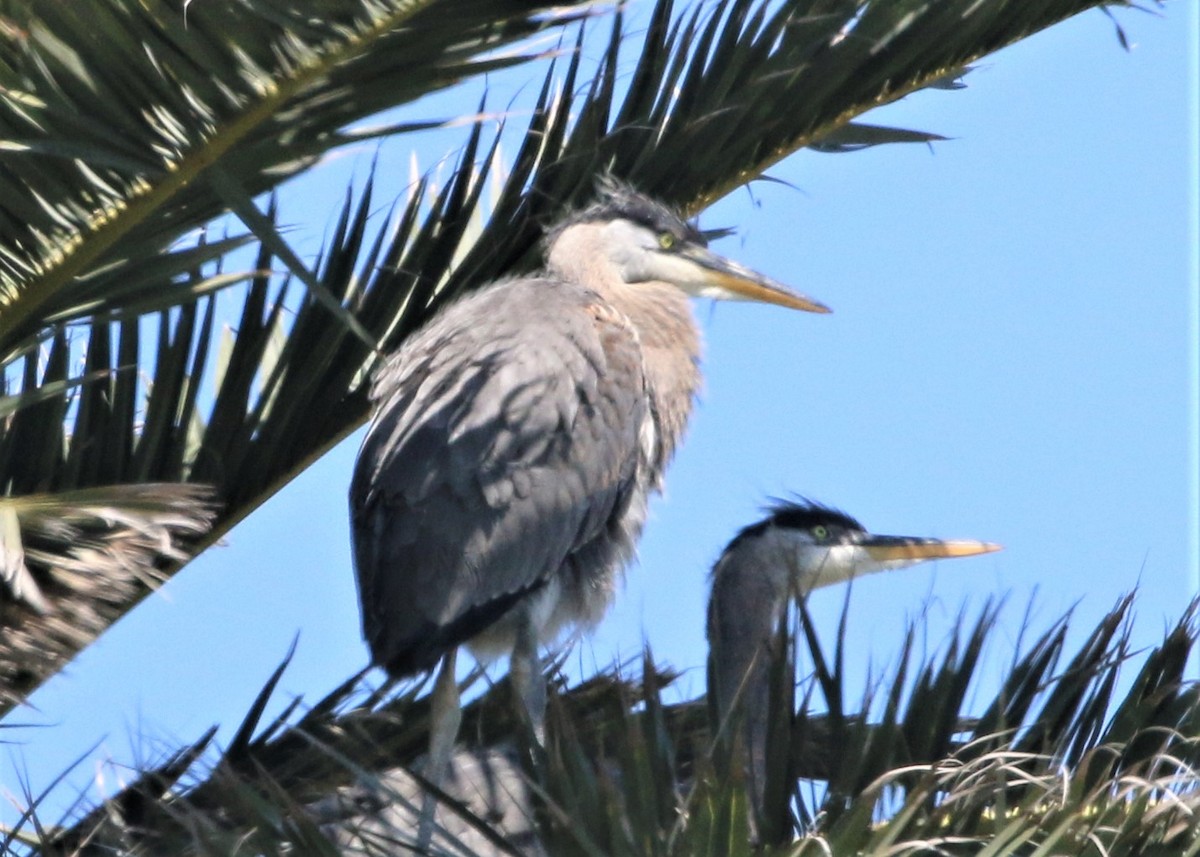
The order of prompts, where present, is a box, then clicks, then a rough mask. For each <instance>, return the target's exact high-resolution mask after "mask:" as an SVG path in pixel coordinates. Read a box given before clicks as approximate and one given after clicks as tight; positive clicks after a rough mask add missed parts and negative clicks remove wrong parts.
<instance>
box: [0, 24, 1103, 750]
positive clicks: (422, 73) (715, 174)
mask: <svg viewBox="0 0 1200 857" xmlns="http://www.w3.org/2000/svg"><path fill="white" fill-rule="evenodd" d="M1098 5H1101V4H1100V3H1099V2H1098V0H1058V2H1046V3H1039V4H1027V5H1018V4H1012V3H1007V2H1002V0H946V2H942V3H931V4H926V3H907V2H895V3H889V4H864V3H856V2H840V0H829V2H822V0H807V2H800V0H796V2H784V3H781V4H762V3H756V2H750V0H731V2H728V3H725V4H723V5H722V6H721V7H720V8H719V9H717V10H713V9H705V8H701V7H699V6H697V7H685V8H681V9H679V10H676V9H674V8H673V6H672V4H671V3H669V2H660V3H658V4H657V6H656V7H655V9H654V11H653V15H652V18H651V23H650V26H649V29H648V31H647V33H646V35H645V38H644V41H643V42H642V43H641V44H640V45H638V46H637V47H636V48H633V47H632V46H631V45H629V44H627V43H625V42H624V40H623V38H622V31H621V25H620V18H619V15H618V16H615V20H614V22H613V23H610V22H608V21H605V20H603V19H601V20H597V21H591V20H588V21H586V22H585V21H584V19H586V18H590V17H592V16H595V15H597V14H598V12H597V10H596V9H594V8H592V7H590V6H588V5H586V4H583V3H576V4H571V3H567V4H564V3H554V4H548V3H547V4H536V5H535V4H529V3H524V2H510V0H491V2H483V0H457V2H455V0H443V2H437V0H425V2H419V0H371V2H367V0H363V1H362V2H340V3H329V2H317V0H304V2H294V0H291V2H282V0H240V1H239V0H220V2H218V1H217V0H196V2H188V3H177V2H170V3H159V2H143V3H133V2H128V0H103V2H96V3H91V4H88V5H87V7H86V11H85V7H83V6H81V5H79V4H65V3H28V2H19V0H12V2H6V3H3V4H2V5H0V44H3V46H4V47H3V49H2V50H3V53H2V56H3V63H0V75H2V77H0V93H2V94H3V97H2V98H0V141H2V143H0V228H2V230H3V231H2V233H0V234H2V236H3V237H2V238H0V359H3V361H4V367H5V371H4V374H3V376H2V377H3V383H4V385H5V389H4V390H3V391H0V392H4V393H6V394H7V395H6V396H5V398H4V399H3V405H2V410H0V416H2V417H3V418H4V422H3V426H2V428H0V462H2V464H0V468H2V470H3V474H4V485H5V492H6V494H5V497H4V498H3V500H0V516H3V521H0V524H2V525H3V529H2V530H0V534H2V540H0V544H2V545H3V565H2V566H0V568H2V569H3V579H4V583H5V585H6V586H7V588H8V591H9V592H10V593H11V596H12V597H11V598H8V599H7V600H5V602H4V603H3V607H2V608H0V609H2V611H3V612H2V613H0V621H2V622H3V623H4V628H3V636H2V637H0V705H3V706H4V708H3V710H5V711H7V710H9V709H11V707H12V706H13V705H14V704H16V703H17V702H19V701H20V700H22V699H24V698H25V697H26V696H27V695H28V693H29V692H31V691H32V690H33V689H34V688H36V687H37V686H38V685H39V684H40V683H41V682H42V681H44V680H45V679H46V678H47V677H48V676H49V675H51V674H53V672H54V671H56V670H57V669H59V668H60V667H61V666H62V665H63V664H64V663H66V662H67V661H68V660H69V659H70V658H71V657H72V656H73V655H74V654H75V653H76V652H78V651H79V650H80V649H81V648H82V647H84V646H86V645H87V644H88V643H89V642H90V641H91V640H92V639H93V638H94V637H95V636H96V635H97V634H99V633H100V632H101V631H102V630H103V629H104V628H106V627H107V626H108V625H109V624H111V623H112V622H113V621H115V620H116V619H117V618H119V617H120V616H121V615H123V614H124V613H125V612H126V611H128V610H129V609H131V608H132V607H133V606H135V605H136V604H137V603H138V601H139V600H141V599H142V598H143V597H145V595H146V594H148V593H149V592H150V591H151V589H152V588H153V587H154V586H155V585H157V583H158V582H159V581H161V580H162V579H164V578H166V577H168V576H169V575H171V574H173V573H174V572H175V571H177V570H178V569H179V568H180V567H181V566H182V565H183V564H184V563H185V562H186V561H187V559H189V558H191V557H193V556H195V555H196V554H197V553H199V552H200V551H201V550H203V549H204V548H205V547H206V546H208V545H210V544H212V543H213V542H214V541H215V540H216V539H217V538H219V537H220V535H221V534H223V533H225V532H227V531H228V530H229V528H231V527H232V526H233V525H234V524H235V523H237V522H238V521H240V520H241V519H242V518H244V517H245V516H246V515H248V514H249V513H250V512H251V511H252V510H253V509H255V508H256V507H257V506H258V505H260V504H261V503H262V502H264V501H265V499H266V498H268V497H269V496H270V495H271V494H272V493H274V492H275V491H276V490H278V489H279V487H281V486H282V485H283V484H285V483H286V482H287V481H288V480H289V479H291V478H293V477H294V476H295V475H296V474H297V473H299V472H300V471H301V470H302V469H303V468H304V467H305V466H307V465H308V464H309V463H311V462H312V461H314V460H315V459H316V458H317V457H319V456H320V455H321V454H322V453H323V452H324V451H326V450H328V449H329V448H330V447H331V446H332V445H333V444H335V443H336V442H337V441H338V440H339V439H341V438H342V437H344V436H345V435H346V434H347V433H349V432H350V431H352V430H353V429H354V428H355V427H357V426H358V425H360V424H361V423H362V421H363V420H364V419H365V416H366V410H367V402H366V397H365V389H364V386H363V379H364V377H365V375H366V373H367V372H368V371H369V368H370V366H371V364H372V362H373V360H374V359H375V357H376V356H377V354H378V353H380V352H383V351H387V350H389V349H391V348H393V347H395V345H396V344H397V343H398V342H399V341H401V339H402V338H403V337H404V336H406V335H407V334H408V333H410V332H411V331H412V330H413V329H415V328H416V327H417V326H419V325H420V324H421V323H422V322H423V321H424V320H425V319H426V318H428V317H429V315H430V314H431V313H432V312H434V311H436V310H437V308H438V307H440V306H441V305H442V304H443V303H444V302H445V301H446V300H449V299H451V298H453V297H454V296H455V295H456V294H459V293H460V292H461V291H463V290H465V289H470V288H472V287H474V286H475V285H478V284H479V283H482V282H487V281H489V280H491V279H494V278H495V277H496V276H498V275H499V274H501V273H503V272H506V271H510V270H517V269H520V268H522V267H527V266H529V265H531V264H532V256H533V248H534V246H535V244H536V240H537V236H538V227H539V224H541V223H543V222H545V221H546V220H547V219H549V218H550V217H551V216H553V215H554V214H555V213H557V212H558V211H559V210H560V207H561V206H563V205H566V204H570V203H572V202H576V201H578V200H580V199H581V198H582V197H583V196H584V195H585V194H587V193H588V192H589V191H590V188H591V185H592V181H593V178H594V176H595V175H596V174H597V173H598V172H599V171H601V170H609V171H611V172H613V173H615V174H616V175H618V176H620V177H622V178H626V179H629V180H631V181H633V182H635V183H636V184H637V185H639V186H640V187H642V188H644V189H646V190H647V191H649V192H651V193H654V194H656V195H658V196H660V197H662V198H664V199H666V200H668V201H670V202H672V203H674V204H677V205H679V206H680V207H681V208H683V209H685V210H687V211H689V212H696V211H699V210H700V209H701V208H703V207H704V206H705V205H706V204H708V203H709V202H711V201H713V200H715V199H717V198H720V197H721V196H723V195H725V194H726V193H728V192H729V191H730V190H732V189H733V188H735V187H737V186H738V185H740V184H743V183H744V182H746V181H747V180H749V179H750V178H753V177H755V176H758V175H760V174H761V173H762V172H763V171H764V170H766V169H767V168H769V167H770V166H771V165H772V164H774V163H776V162H777V161H778V160H780V159H781V158H783V157H786V156H787V155H788V154H789V153H791V152H794V151H796V150H797V149H800V148H802V147H805V146H820V147H822V148H825V149H832V150H837V149H839V148H852V147H855V146H859V145H867V144H873V143H880V142H893V141H917V140H927V139H932V137H931V136H930V135H924V134H921V133H919V132H910V131H903V130H898V129H887V128H879V127H875V126H868V125H864V124H861V123H856V122H855V117H857V116H858V115H860V114H861V113H863V112H865V111H866V110H868V109H870V108H872V107H874V106H877V105H879V104H883V103H887V102H889V101H892V100H894V99H897V98H900V97H902V96H904V95H905V94H908V93H910V92H912V91H914V90H916V89H919V88H922V87H926V86H935V85H945V84H946V83H947V82H949V81H952V80H953V79H954V78H955V77H956V75H958V74H960V73H961V72H962V71H963V69H965V68H966V67H967V66H968V65H969V64H970V63H971V62H973V61H975V60H976V59H978V58H979V57H982V56H984V55H986V54H987V53H989V52H991V51H994V50H996V49H998V48H1000V47H1002V46H1004V45H1007V44H1010V43H1012V42H1013V41H1016V40H1018V39H1020V38H1023V37H1024V36H1026V35H1028V34H1030V33H1032V32H1035V31H1037V30H1039V29H1041V28H1043V27H1046V26H1049V25H1052V24H1054V23H1055V22H1057V21H1059V20H1062V19H1063V18H1065V17H1068V16H1070V15H1073V14H1075V13H1077V12H1079V11H1082V10H1084V9H1087V8H1091V7H1094V6H1098ZM584 26H586V27H588V28H589V29H591V30H595V29H596V28H602V27H610V26H611V32H612V36H611V39H610V41H609V47H608V49H607V51H606V53H605V55H604V57H603V58H602V60H601V61H600V63H599V65H598V67H597V68H595V69H589V68H585V66H584V64H583V62H582V59H581V57H580V55H579V54H578V53H575V54H572V53H571V52H570V51H569V50H567V51H564V52H562V53H564V56H561V57H560V58H559V59H558V60H557V61H556V64H555V65H554V67H553V68H552V69H550V70H549V71H548V72H543V71H542V69H541V67H540V66H538V65H536V64H535V61H536V60H537V59H538V58H539V57H540V58H545V56H546V55H547V54H548V53H550V52H551V51H550V49H547V48H545V47H544V45H542V46H534V45H532V43H531V42H530V41H529V39H530V37H532V36H535V35H537V34H539V33H551V34H558V35H561V38H562V39H563V40H564V41H563V44H566V45H570V44H572V43H573V40H576V39H579V38H581V36H579V35H577V32H576V31H578V32H582V29H583V27H584ZM572 28H575V29H574V30H573V29H572ZM851 33H852V34H853V38H847V37H846V36H847V35H848V34H851ZM558 35H556V37H558ZM575 43H577V42H575ZM631 54H635V55H636V56H631ZM619 63H621V64H620V65H619ZM518 66H519V67H521V68H522V69H527V70H528V73H529V74H530V75H531V76H533V77H536V79H538V80H539V81H540V83H541V86H540V87H538V88H535V89H534V90H533V92H534V94H533V95H532V96H531V100H532V105H531V106H532V108H533V109H532V119H530V120H529V124H528V128H526V129H525V131H524V134H523V138H522V142H521V144H520V145H519V146H518V149H517V152H516V154H515V155H514V156H513V157H512V158H511V159H510V162H509V163H503V164H501V163H500V161H501V159H500V158H499V157H498V156H497V149H496V144H495V139H494V138H492V137H489V135H488V134H487V133H486V126H485V125H484V124H483V123H482V122H474V123H467V124H465V125H463V126H462V127H463V132H462V133H463V139H462V143H461V146H462V148H461V152H462V154H461V156H460V158H459V163H458V167H457V168H456V169H455V170H454V172H453V174H452V175H451V176H450V177H449V178H448V179H447V180H446V181H445V182H444V184H443V185H442V186H441V187H436V188H435V187H434V185H433V184H432V182H430V181H429V180H420V181H418V182H417V183H416V185H415V187H414V189H413V191H412V193H411V194H410V196H409V198H408V199H407V200H405V201H403V202H402V203H400V204H399V209H398V212H397V218H396V224H395V228H394V229H393V230H392V231H390V232H388V233H387V234H383V235H375V234H374V232H373V230H372V229H371V228H370V227H369V224H368V216H369V214H370V212H371V205H372V200H371V196H370V191H369V188H368V191H367V192H366V193H365V194H364V195H363V196H362V197H361V198H359V199H358V200H357V201H349V200H348V201H347V203H346V206H345V208H344V210H343V211H342V212H341V217H340V220H339V221H338V224H337V226H336V228H335V231H334V234H333V235H332V236H331V238H330V240H329V241H328V243H327V245H326V247H325V249H324V251H323V252H322V254H321V257H320V262H319V263H318V264H317V265H315V266H309V265H306V263H305V262H304V261H303V260H302V259H300V258H299V256H298V255H297V254H296V253H295V252H294V251H293V250H292V249H291V247H290V246H289V244H288V240H287V235H286V233H284V232H282V231H281V230H280V229H278V228H276V226H275V223H274V212H273V209H272V208H271V207H270V206H267V208H266V210H265V211H264V210H263V208H262V202H261V200H260V197H261V195H262V194H264V193H265V192H268V191H270V190H272V189H273V188H275V187H277V186H278V185H279V184H280V183H281V182H283V181H285V180H287V179H288V178H290V177H293V176H296V175H298V174H300V173H302V172H304V171H305V170H307V169H309V168H310V167H311V166H313V165H314V164H315V163H317V161H318V160H320V158H322V157H323V156H324V155H327V154H328V153H330V152H333V151H335V150H337V149H338V148H339V147H342V146H346V145H348V144H351V143H356V142H361V141H363V140H366V139H372V138H377V137H381V136H384V135H403V134H408V133H413V132H415V131H418V130H421V129H424V128H427V127H430V126H432V125H435V124H439V122H438V120H435V119H430V120H428V121H422V122H406V123H399V122H396V121H394V120H390V119H388V118H387V117H388V116H389V114H387V113H386V112H385V111H387V110H388V109H390V108H393V107H396V106H400V105H409V104H414V103H416V102H418V101H419V100H420V99H421V98H422V97H423V96H425V95H427V94H428V93H430V92H434V91H436V90H438V89H441V88H444V87H447V86H450V85H453V84H456V83H458V82H460V81H462V80H465V79H470V78H473V77H478V76H481V75H483V74H486V73H488V72H491V71H495V70H498V69H503V68H512V67H518ZM627 67H633V68H634V69H635V71H634V74H633V77H632V79H630V80H629V81H628V85H627V87H623V86H622V84H623V83H624V81H622V80H621V79H620V77H619V75H618V70H619V68H627ZM543 75H544V76H543ZM800 93H802V94H803V97H802V98H801V97H798V94H800ZM784 108H786V109H784ZM379 115H383V116H384V119H383V120H381V122H380V124H378V125H374V126H366V127H364V126H361V125H359V124H358V123H359V121H360V120H363V119H366V118H367V117H375V116H379ZM510 121H515V120H510ZM444 124H447V125H448V124H449V123H444ZM733 128H737V129H739V130H740V131H741V133H739V134H736V135H733V134H731V133H729V129H733ZM701 140H703V141H705V142H706V145H705V146H699V145H698V142H699V141H701ZM718 141H719V144H718ZM492 176H500V177H501V178H502V181H500V183H499V190H498V192H497V193H496V194H495V196H494V199H492V200H491V201H490V203H489V204H486V205H485V204H484V203H483V201H482V200H483V198H484V194H483V190H484V187H485V185H486V181H485V180H486V179H488V178H490V177H492ZM247 254H249V256H250V257H252V259H253V261H252V262H251V263H249V264H246V263H244V262H243V261H241V260H243V259H245V258H247ZM279 267H282V268H284V269H286V271H287V272H288V273H287V276H286V277H285V278H283V280H282V281H281V279H280V278H279V277H277V276H274V275H273V274H272V273H271V272H272V271H273V270H274V269H276V268H279ZM218 294H223V295H225V296H226V297H227V298H228V299H231V300H233V301H234V302H235V303H236V304H237V308H236V310H235V311H234V312H233V314H232V317H233V318H234V319H235V321H236V329H237V333H236V335H235V336H233V337H232V338H230V339H229V340H228V341H225V340H223V338H222V332H221V329H220V324H219V322H220V321H221V320H222V319H221V317H220V315H219V312H218V302H217V295H218ZM289 318H290V321H287V320H286V319H289ZM208 378H215V386H214V387H213V390H214V391H213V392H211V393H209V392H208V391H207V387H206V386H205V379H208ZM247 740H248V739H247Z"/></svg>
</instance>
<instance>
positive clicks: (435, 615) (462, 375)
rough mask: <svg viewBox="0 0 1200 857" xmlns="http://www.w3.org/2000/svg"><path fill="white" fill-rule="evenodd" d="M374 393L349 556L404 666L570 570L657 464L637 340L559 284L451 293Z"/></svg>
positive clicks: (400, 670) (379, 633)
mask: <svg viewBox="0 0 1200 857" xmlns="http://www.w3.org/2000/svg"><path fill="white" fill-rule="evenodd" d="M373 396H374V398H375V399H376V408H377V410H376V415H375V419H374V421H373V422H372V425H371V427H370V429H369V431H368V434H367V437H366V439H365V441H364V442H363V446H362V450H361V451H360V453H359V458H358V463H357V465H356V468H355V474H354V479H353V482H352V485H351V495H350V497H351V513H352V519H353V536H354V542H355V565H356V568H357V572H358V582H359V594H360V597H361V600H362V605H363V631H364V634H365V636H366V637H367V640H368V643H369V644H370V646H371V650H372V654H373V656H374V658H375V661H376V662H378V663H381V664H383V665H385V666H386V667H387V668H388V669H389V671H391V672H392V673H393V674H395V675H403V674H408V673H412V672H416V671H419V670H421V669H425V668H428V667H431V666H433V664H434V663H436V661H437V659H438V657H439V656H440V655H441V653H442V652H444V651H445V650H446V649H447V648H448V647H449V646H452V645H456V644H458V643H460V642H463V641H464V640H466V639H469V638H470V637H472V636H474V635H475V634H477V633H478V632H480V631H482V630H483V629H484V628H486V627H487V626H488V625H490V624H491V623H493V622H495V621H496V620H497V619H498V618H499V617H501V616H503V615H504V614H505V613H507V612H508V611H509V610H511V609H512V607H513V606H514V605H515V604H516V603H518V602H519V601H521V600H522V599H523V598H524V597H526V596H527V595H529V594H530V593H532V592H535V591H537V590H538V589H539V588H541V587H543V586H545V585H546V584H547V583H548V582H550V581H552V580H553V579H554V577H555V575H558V574H564V573H566V570H567V569H568V567H571V566H572V563H573V558H578V557H579V555H581V552H585V553H586V552H587V551H589V550H591V549H592V547H591V546H593V545H594V543H595V542H596V541H597V539H602V538H603V537H604V536H605V533H606V531H607V530H608V529H611V528H612V527H613V526H614V519H615V518H620V517H621V516H622V515H623V514H625V511H626V508H627V507H628V504H629V498H630V496H631V494H633V493H635V489H636V485H637V483H638V478H639V468H642V467H644V466H645V464H646V456H645V453H644V451H643V450H642V445H643V444H642V441H641V439H642V437H643V436H644V434H645V431H646V429H645V423H646V422H647V421H648V420H650V419H651V415H650V412H649V406H648V404H647V397H646V392H645V379H644V376H643V374H642V364H641V352H640V348H639V346H638V342H637V338H636V335H635V333H634V332H633V330H632V328H631V327H630V325H629V323H628V321H627V320H626V319H625V318H624V317H623V316H621V315H620V314H619V313H616V312H615V311H613V310H611V309H610V308H608V307H607V306H605V305H604V304H602V303H601V302H600V301H599V299H598V297H597V296H596V295H595V294H594V293H592V292H590V291H587V290H584V289H581V288H577V287H574V286H571V285H568V284H564V283H559V282H556V281H551V280H532V279H531V280H516V281H511V282H508V283H502V284H498V285H496V286H492V287H489V288H487V289H485V290H482V291H480V292H477V293H475V294H474V295H472V296H470V297H468V298H466V299H464V300H463V301H460V302H459V303H457V304H454V305H452V306H451V307H450V308H448V309H447V310H446V311H445V312H444V313H442V315H440V316H439V317H438V318H436V319H435V320H434V321H433V322H432V323H431V324H430V325H429V326H428V327H427V328H425V329H424V330H423V331H421V332H419V333H417V334H416V335H415V336H414V337H413V338H412V339H411V340H410V341H409V342H408V343H406V345H405V346H403V347H402V348H401V350H400V351H399V352H398V353H397V355H395V356H393V357H392V358H391V360H390V361H389V362H388V363H387V364H386V365H385V366H384V367H383V369H382V370H381V371H380V373H379V375H378V376H377V377H376V379H375V385H374V389H373ZM593 553H595V554H596V555H595V556H594V557H589V558H590V559H593V560H600V561H605V560H606V559H608V561H609V562H610V564H611V561H612V560H611V558H608V557H607V555H606V554H604V552H595V551H593Z"/></svg>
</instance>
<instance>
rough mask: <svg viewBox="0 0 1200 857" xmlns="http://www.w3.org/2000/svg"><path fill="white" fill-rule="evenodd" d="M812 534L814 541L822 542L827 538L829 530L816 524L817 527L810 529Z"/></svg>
mask: <svg viewBox="0 0 1200 857" xmlns="http://www.w3.org/2000/svg"><path fill="white" fill-rule="evenodd" d="M812 534H813V538H814V539H818V540H821V541H824V540H825V539H827V538H829V528H828V527H824V526H821V525H820V524H817V526H815V527H813V528H812Z"/></svg>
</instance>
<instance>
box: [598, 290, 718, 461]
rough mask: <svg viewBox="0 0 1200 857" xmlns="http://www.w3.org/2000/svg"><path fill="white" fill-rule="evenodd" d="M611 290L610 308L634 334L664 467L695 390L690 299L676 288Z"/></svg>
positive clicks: (696, 335) (696, 343) (696, 346)
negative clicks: (625, 319) (620, 314)
mask: <svg viewBox="0 0 1200 857" xmlns="http://www.w3.org/2000/svg"><path fill="white" fill-rule="evenodd" d="M613 292H614V294H612V295H611V297H612V301H613V304H614V305H615V306H617V308H619V309H620V310H621V311H622V312H624V313H625V315H626V317H628V318H629V320H630V321H631V322H632V323H633V326H634V327H635V328H636V330H637V332H638V339H639V341H640V343H641V347H642V356H643V366H644V370H645V373H646V383H647V386H648V387H649V392H650V398H651V401H652V402H653V403H654V409H655V412H656V414H657V416H658V423H659V433H660V442H661V444H662V463H663V464H665V463H666V462H667V461H669V460H670V459H671V456H672V454H673V453H674V451H675V446H676V444H677V443H678V442H679V440H680V439H681V437H682V435H683V430H684V428H685V427H686V425H687V421H688V417H689V416H690V415H691V412H692V403H693V401H694V400H695V397H696V394H697V393H699V391H700V367H699V364H700V351H701V344H700V331H699V330H698V329H697V328H696V322H695V320H694V319H693V317H692V307H691V303H690V301H689V300H688V298H687V296H686V295H685V294H684V293H683V292H681V291H680V290H679V289H678V288H676V287H675V286H672V285H668V284H666V283H637V284H635V285H626V284H624V283H622V284H620V285H619V286H616V287H615V288H614V289H613Z"/></svg>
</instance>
